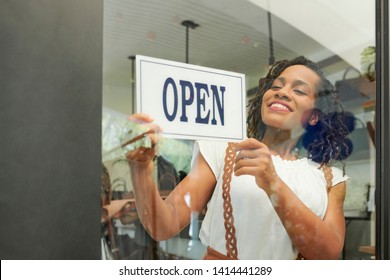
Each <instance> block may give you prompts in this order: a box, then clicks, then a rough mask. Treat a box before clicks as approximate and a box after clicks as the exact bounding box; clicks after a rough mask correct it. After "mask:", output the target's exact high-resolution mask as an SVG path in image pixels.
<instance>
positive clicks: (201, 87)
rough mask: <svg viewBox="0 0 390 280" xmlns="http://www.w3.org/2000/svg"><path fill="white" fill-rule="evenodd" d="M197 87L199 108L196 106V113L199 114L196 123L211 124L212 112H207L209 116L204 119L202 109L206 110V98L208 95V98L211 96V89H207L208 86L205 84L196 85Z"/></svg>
mask: <svg viewBox="0 0 390 280" xmlns="http://www.w3.org/2000/svg"><path fill="white" fill-rule="evenodd" d="M195 87H196V100H197V106H196V113H197V114H196V118H195V122H197V123H206V124H207V123H209V116H210V110H209V111H208V112H207V115H206V116H205V117H204V118H202V116H201V109H202V108H203V111H204V110H205V109H206V98H205V97H206V95H207V97H209V96H210V94H209V89H208V87H207V84H203V83H195ZM202 90H203V91H202ZM202 93H203V94H202ZM201 107H202V108H201Z"/></svg>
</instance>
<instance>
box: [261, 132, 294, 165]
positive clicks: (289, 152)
mask: <svg viewBox="0 0 390 280" xmlns="http://www.w3.org/2000/svg"><path fill="white" fill-rule="evenodd" d="M301 135H302V131H301V132H299V131H294V132H292V131H290V130H281V129H275V128H271V127H267V129H266V133H265V135H264V137H263V139H262V140H261V141H262V142H263V143H264V144H266V145H267V146H268V148H269V150H270V152H271V153H272V154H273V155H279V156H280V157H281V158H283V159H289V160H293V159H297V156H298V155H297V151H296V149H297V148H296V145H297V143H298V141H299V139H300V137H301Z"/></svg>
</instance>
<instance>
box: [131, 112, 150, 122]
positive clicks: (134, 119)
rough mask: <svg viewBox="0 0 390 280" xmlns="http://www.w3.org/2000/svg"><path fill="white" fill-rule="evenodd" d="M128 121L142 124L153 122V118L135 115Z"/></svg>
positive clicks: (142, 114) (141, 114) (146, 115)
mask: <svg viewBox="0 0 390 280" xmlns="http://www.w3.org/2000/svg"><path fill="white" fill-rule="evenodd" d="M128 119H129V121H132V122H135V123H138V124H143V123H150V122H153V118H152V117H151V116H149V115H148V114H145V113H135V114H132V115H131V116H129V117H128Z"/></svg>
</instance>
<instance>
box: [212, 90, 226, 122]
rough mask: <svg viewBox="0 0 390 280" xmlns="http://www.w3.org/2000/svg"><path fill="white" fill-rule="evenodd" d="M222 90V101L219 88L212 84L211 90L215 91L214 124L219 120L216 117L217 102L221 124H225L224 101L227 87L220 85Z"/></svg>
mask: <svg viewBox="0 0 390 280" xmlns="http://www.w3.org/2000/svg"><path fill="white" fill-rule="evenodd" d="M219 89H220V90H221V95H222V98H221V99H222V102H221V99H220V98H219V94H218V88H217V86H215V85H211V90H212V91H213V119H212V120H211V123H212V124H217V120H216V119H215V104H216V105H217V109H218V113H219V117H220V120H221V124H222V125H225V113H224V105H225V104H224V102H225V98H224V97H225V95H224V94H225V87H223V86H221V87H219Z"/></svg>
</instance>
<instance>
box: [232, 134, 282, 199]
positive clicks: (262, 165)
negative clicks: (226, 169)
mask: <svg viewBox="0 0 390 280" xmlns="http://www.w3.org/2000/svg"><path fill="white" fill-rule="evenodd" d="M235 148H236V150H237V152H238V154H237V156H236V159H235V165H234V174H235V175H236V176H240V175H252V176H254V177H255V179H256V184H257V185H258V186H259V187H260V188H262V189H263V190H264V191H265V192H266V193H267V194H268V195H269V196H270V195H271V194H272V193H273V191H272V188H274V187H276V185H277V183H278V181H279V180H280V179H279V176H278V175H277V174H276V171H275V167H274V165H273V162H272V158H271V153H270V151H269V149H268V147H267V146H266V145H265V144H263V143H262V142H260V141H258V140H256V139H254V138H249V139H246V140H244V141H242V142H239V143H237V144H236V146H235Z"/></svg>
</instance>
